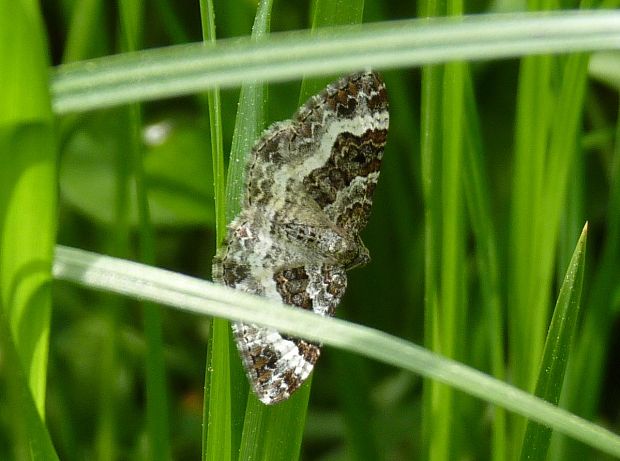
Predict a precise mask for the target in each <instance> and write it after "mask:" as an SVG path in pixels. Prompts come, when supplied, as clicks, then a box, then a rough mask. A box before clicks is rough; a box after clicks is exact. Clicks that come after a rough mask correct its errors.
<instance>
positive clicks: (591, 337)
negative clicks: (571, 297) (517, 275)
mask: <svg viewBox="0 0 620 461" xmlns="http://www.w3.org/2000/svg"><path fill="white" fill-rule="evenodd" d="M618 140H620V117H618V118H617V120H616V144H615V152H614V157H613V160H612V165H611V177H610V185H609V188H610V191H609V202H608V205H607V208H608V212H607V216H608V218H607V222H606V229H605V231H606V238H605V242H604V245H603V251H602V256H601V262H600V264H599V267H598V270H597V272H596V274H595V276H594V277H593V281H592V289H591V291H590V295H589V296H588V298H587V299H586V300H585V301H584V306H585V307H587V309H585V310H584V321H583V327H582V330H581V333H580V335H579V337H578V338H577V341H576V344H575V352H574V354H573V356H572V357H571V360H570V362H569V367H568V371H567V374H568V376H567V380H566V384H565V385H564V386H565V391H564V393H563V395H562V404H563V406H565V407H566V408H569V409H570V410H572V411H574V412H575V413H576V414H578V415H581V416H583V417H586V418H593V417H594V415H595V412H596V409H597V407H598V406H599V405H600V395H601V387H602V386H603V379H604V378H603V369H604V365H603V364H604V363H605V361H606V360H607V354H608V353H609V352H608V351H607V350H606V344H608V341H609V337H610V336H611V334H612V331H613V330H612V326H613V323H614V319H615V318H616V316H617V312H616V309H617V307H616V309H614V308H613V307H614V306H615V303H617V301H614V291H615V290H616V289H617V286H618V276H617V274H618V272H619V271H620V263H619V261H620V142H618ZM610 306H612V308H610ZM558 453H559V454H558V456H557V459H575V460H577V459H583V458H584V457H586V456H587V453H585V450H584V447H583V445H581V444H577V443H576V442H574V441H572V440H562V441H561V442H560V445H559V446H558ZM569 457H570V458H569Z"/></svg>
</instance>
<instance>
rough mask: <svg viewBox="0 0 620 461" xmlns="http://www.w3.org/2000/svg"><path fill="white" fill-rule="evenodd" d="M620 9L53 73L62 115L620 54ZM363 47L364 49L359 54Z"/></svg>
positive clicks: (336, 33) (475, 19) (405, 28)
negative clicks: (526, 59) (458, 63)
mask: <svg viewBox="0 0 620 461" xmlns="http://www.w3.org/2000/svg"><path fill="white" fill-rule="evenodd" d="M619 39H620V13H619V12H617V11H578V12H577V11H570V12H568V11H564V12H556V13H544V14H542V13H523V14H509V15H479V16H469V17H467V16H465V17H463V18H462V19H461V18H459V19H458V20H455V19H454V18H452V19H450V18H437V19H433V20H429V19H413V20H404V21H391V22H382V23H375V24H365V25H362V26H359V25H358V26H347V27H334V28H332V29H331V30H325V31H322V32H321V34H319V35H312V34H310V33H308V32H305V31H300V32H288V33H280V34H272V35H271V36H270V38H269V39H268V40H261V41H259V42H257V41H254V40H252V39H249V38H244V39H235V40H221V41H218V42H217V44H216V45H214V46H211V47H205V46H204V44H202V43H200V44H191V45H183V46H173V47H167V48H159V49H156V50H150V51H141V52H138V53H131V54H123V55H117V56H109V57H105V58H100V59H94V60H91V61H83V62H79V63H72V64H66V65H63V66H59V67H58V68H56V69H55V70H54V72H53V74H52V94H53V96H54V97H53V108H54V111H55V112H56V113H59V114H62V113H67V112H81V111H86V110H92V109H96V108H101V107H109V106H114V105H119V104H125V103H128V102H135V101H145V100H152V99H159V98H164V97H170V96H179V95H183V94H191V93H195V92H198V91H203V90H206V89H209V88H215V87H222V88H223V87H233V86H238V85H240V84H241V83H243V82H246V81H253V80H254V81H256V80H263V81H284V80H288V79H293V78H299V77H301V76H304V75H305V76H307V77H310V76H319V75H328V74H334V73H338V74H342V73H346V72H350V71H353V70H359V69H361V68H365V67H368V66H371V67H373V68H376V69H385V68H388V67H405V66H419V65H423V64H432V63H440V62H446V61H450V60H463V61H464V60H490V59H499V58H508V57H515V56H521V55H526V54H542V53H568V52H571V51H597V50H612V49H618V40H619ZM351 50H355V53H351Z"/></svg>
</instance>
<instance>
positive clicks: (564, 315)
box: [521, 224, 588, 461]
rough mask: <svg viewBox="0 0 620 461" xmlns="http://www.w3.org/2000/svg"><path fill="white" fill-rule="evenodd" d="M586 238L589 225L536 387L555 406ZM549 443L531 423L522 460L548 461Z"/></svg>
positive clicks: (572, 324)
mask: <svg viewBox="0 0 620 461" xmlns="http://www.w3.org/2000/svg"><path fill="white" fill-rule="evenodd" d="M587 236H588V225H587V224H586V225H585V226H584V228H583V231H582V233H581V236H580V237H579V241H578V242H577V246H576V248H575V251H574V253H573V257H572V258H571V261H570V264H569V266H568V269H567V271H566V276H565V278H564V282H563V283H562V287H561V288H560V294H559V296H558V301H557V303H556V306H555V310H554V312H553V318H552V319H551V325H550V327H549V333H548V335H547V341H546V342H545V349H544V351H543V357H542V361H541V363H540V368H539V374H538V381H537V383H536V391H535V394H536V396H537V397H540V398H542V399H545V400H546V401H548V402H551V403H553V404H555V405H557V403H558V402H559V400H560V393H561V391H562V383H563V382H564V372H565V370H566V363H567V362H568V356H569V352H570V348H571V345H572V343H573V336H574V333H575V329H576V326H577V317H578V315H579V308H580V301H581V286H582V284H583V273H584V266H585V257H586V241H587ZM550 439H551V430H550V429H549V428H547V427H544V426H541V425H540V424H536V423H532V422H529V423H528V425H527V427H526V430H525V437H524V439H523V445H522V448H521V460H522V461H526V460H536V459H540V460H544V459H546V457H547V450H548V448H549V441H550Z"/></svg>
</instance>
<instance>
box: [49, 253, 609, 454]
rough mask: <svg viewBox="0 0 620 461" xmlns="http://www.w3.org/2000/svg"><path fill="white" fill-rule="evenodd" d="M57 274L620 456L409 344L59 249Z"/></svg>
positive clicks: (571, 423) (538, 403) (556, 414)
mask: <svg viewBox="0 0 620 461" xmlns="http://www.w3.org/2000/svg"><path fill="white" fill-rule="evenodd" d="M54 277H55V278H57V279H61V280H69V281H72V282H74V283H77V284H80V285H83V286H87V287H89V288H91V289H99V290H106V291H109V292H113V293H118V294H122V295H126V296H132V297H135V298H137V299H148V300H151V301H154V302H158V303H160V304H165V305H168V306H174V307H176V308H178V309H182V310H184V311H186V312H194V313H199V314H202V315H213V316H218V317H223V318H228V319H230V320H236V321H243V322H248V323H256V324H259V325H264V326H267V327H270V328H273V329H276V330H278V331H282V332H284V333H287V334H291V335H294V336H299V337H303V338H307V339H309V340H313V341H318V342H322V343H324V344H326V345H331V346H334V347H338V348H342V349H345V350H348V351H351V352H354V353H357V354H361V355H364V356H366V357H370V358H374V359H376V360H379V361H381V362H383V363H386V364H390V365H393V366H397V367H400V368H403V369H405V370H409V371H412V372H415V373H419V374H421V375H422V376H424V377H428V378H432V379H436V380H438V381H440V382H442V383H444V384H449V385H450V386H452V387H454V388H455V389H459V390H461V391H463V392H465V393H468V394H470V395H473V396H475V397H478V398H481V399H483V400H484V401H486V402H490V403H494V404H497V405H500V406H502V407H503V408H506V409H508V410H511V411H514V412H515V413H518V414H519V415H521V416H525V417H527V418H530V419H532V420H534V421H537V422H539V423H541V424H544V425H547V426H549V427H550V428H552V429H554V430H557V431H559V432H561V433H563V434H566V435H569V436H571V437H573V438H575V439H577V440H580V441H581V442H583V443H586V444H589V445H591V446H593V447H595V448H596V449H598V450H600V451H602V452H605V453H609V454H612V455H614V456H618V457H620V436H618V435H616V434H613V433H612V432H610V431H608V430H606V429H604V428H602V427H600V426H597V425H596V424H593V423H591V422H588V421H586V420H583V419H581V418H579V417H577V416H575V415H572V414H570V413H568V412H567V411H565V410H562V409H561V408H558V407H556V406H554V405H552V404H550V403H548V402H545V401H543V400H541V399H538V398H536V397H534V396H532V395H530V394H528V393H526V392H523V391H521V390H519V389H517V388H515V387H513V386H510V385H508V384H506V383H503V382H501V381H498V380H496V379H494V378H492V377H490V376H487V375H485V374H484V373H481V372H479V371H476V370H474V369H472V368H470V367H467V366H465V365H462V364H460V363H458V362H455V361H453V360H450V359H447V358H444V357H441V356H439V355H437V354H434V353H432V352H429V351H428V350H425V349H423V348H422V347H420V346H417V345H415V344H413V343H410V342H408V341H404V340H402V339H399V338H396V337H394V336H392V335H388V334H386V333H382V332H380V331H377V330H373V329H372V328H368V327H364V326H361V325H355V324H351V323H349V322H346V321H344V320H340V319H335V318H325V317H318V318H317V316H316V314H313V313H311V312H305V311H302V310H301V309H294V308H291V307H287V306H285V305H282V304H277V303H274V302H272V301H268V300H266V299H264V298H261V297H258V296H254V295H251V294H248V293H243V292H240V291H237V290H233V289H230V288H228V287H224V286H221V285H217V284H213V283H210V282H207V281H203V280H198V279H194V278H192V277H187V276H184V275H181V274H178V273H175V272H170V271H166V270H163V269H157V268H155V267H151V266H145V265H142V264H139V263H135V262H131V261H126V260H120V259H116V258H111V257H108V256H102V255H97V254H94V253H89V252H86V251H82V250H76V249H71V248H67V247H63V246H57V249H56V260H55V264H54Z"/></svg>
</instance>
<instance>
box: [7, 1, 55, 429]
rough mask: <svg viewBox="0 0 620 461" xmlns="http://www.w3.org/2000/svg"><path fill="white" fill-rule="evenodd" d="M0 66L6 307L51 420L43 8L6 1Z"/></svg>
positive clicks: (50, 198) (50, 177)
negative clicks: (48, 402)
mask: <svg viewBox="0 0 620 461" xmlns="http://www.w3.org/2000/svg"><path fill="white" fill-rule="evenodd" d="M0 68H1V69H3V71H2V72H0V93H1V95H0V309H1V310H2V311H3V312H4V315H6V318H7V319H8V322H9V326H10V329H11V333H12V335H13V338H14V341H15V347H16V349H17V353H18V355H19V358H20V361H21V362H20V363H21V367H22V369H23V370H24V372H25V374H26V381H27V383H28V386H29V389H30V392H32V398H33V399H34V402H35V405H36V408H37V410H38V412H39V415H40V416H41V418H44V415H45V392H46V375H47V358H48V337H49V323H50V313H51V296H50V295H51V293H50V284H51V264H52V258H53V251H54V244H55V241H56V217H57V216H56V139H55V132H54V123H53V118H52V111H51V106H50V95H49V93H48V91H49V87H48V82H47V75H48V74H47V69H48V54H47V46H46V38H45V28H44V25H43V22H42V20H41V17H40V13H39V10H38V4H37V3H36V2H29V1H11V0H3V1H0ZM15 365H16V366H17V364H15ZM21 392H27V389H25V390H21ZM16 417H18V418H19V415H18V414H16Z"/></svg>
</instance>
